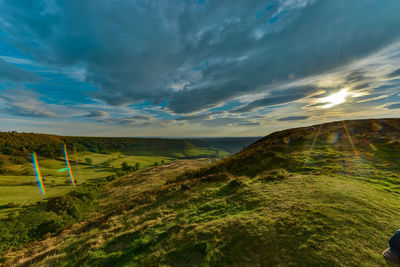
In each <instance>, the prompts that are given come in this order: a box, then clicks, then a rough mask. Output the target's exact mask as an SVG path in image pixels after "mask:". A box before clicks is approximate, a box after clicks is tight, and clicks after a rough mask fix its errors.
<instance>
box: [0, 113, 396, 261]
mask: <svg viewBox="0 0 400 267" xmlns="http://www.w3.org/2000/svg"><path fill="white" fill-rule="evenodd" d="M399 140H400V119H373V120H353V121H340V122H332V123H326V124H321V125H314V126H309V127H302V128H296V129H289V130H284V131H280V132H276V133H273V134H270V135H268V136H266V137H264V138H262V139H260V140H259V141H257V142H255V143H253V144H252V145H250V146H249V147H247V148H245V149H243V150H242V151H240V152H239V153H236V154H234V155H231V156H229V157H227V158H225V159H222V160H219V161H217V162H215V163H212V164H211V165H207V166H204V164H206V162H205V161H202V162H200V161H198V160H178V161H173V162H170V163H166V164H164V165H162V166H159V167H154V168H151V169H147V170H143V171H139V172H135V173H132V174H131V175H128V176H125V177H121V178H119V179H117V180H115V181H113V182H111V183H110V184H108V185H107V186H106V187H105V188H104V189H103V191H102V192H101V197H100V198H98V200H97V202H96V203H97V204H96V205H97V208H96V213H95V214H94V215H93V216H92V218H91V219H90V220H87V221H85V222H83V223H80V224H75V225H72V226H71V227H70V228H68V229H66V230H65V231H64V232H63V233H61V235H59V236H54V237H49V238H48V239H46V240H44V241H43V242H37V243H32V244H30V245H28V246H27V247H26V248H25V249H23V250H16V251H11V252H8V254H7V255H6V261H5V263H6V265H10V266H11V265H18V264H19V265H21V266H26V265H30V264H34V265H36V266H69V265H85V266H111V265H112V266H136V265H137V266H157V265H163V266H386V262H385V260H384V259H383V257H382V256H381V251H382V250H384V249H385V248H386V247H387V245H388V244H387V240H388V238H389V237H390V235H391V234H392V233H393V232H394V231H395V230H397V229H398V228H399V216H400V193H399V192H400V143H399ZM194 166H196V167H198V168H197V169H193V167H194ZM201 166H203V167H201ZM199 167H201V168H199ZM78 193H79V192H78ZM78 193H77V194H78ZM55 212H57V211H55ZM67 212H68V211H67Z"/></svg>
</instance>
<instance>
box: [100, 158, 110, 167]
mask: <svg viewBox="0 0 400 267" xmlns="http://www.w3.org/2000/svg"><path fill="white" fill-rule="evenodd" d="M110 166H111V161H109V160H106V161H104V162H102V163H100V167H103V168H108V167H110Z"/></svg>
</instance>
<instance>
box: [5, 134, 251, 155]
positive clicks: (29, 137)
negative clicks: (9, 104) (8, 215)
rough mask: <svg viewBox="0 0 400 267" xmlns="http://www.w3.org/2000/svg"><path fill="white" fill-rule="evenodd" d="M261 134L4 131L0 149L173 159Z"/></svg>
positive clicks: (229, 149) (223, 150)
mask: <svg viewBox="0 0 400 267" xmlns="http://www.w3.org/2000/svg"><path fill="white" fill-rule="evenodd" d="M257 139H258V138H257V137H241V138H240V137H239V138H217V139H213V138H203V139H202V138H197V139H172V138H134V137H84V136H58V135H49V134H37V133H18V132H0V152H1V153H2V154H6V155H13V154H17V155H26V154H28V156H29V152H36V153H37V154H38V155H40V156H43V157H48V158H51V157H57V156H62V155H63V148H62V145H63V144H64V143H65V144H66V145H67V147H68V148H69V149H70V150H74V151H78V152H83V151H88V152H94V153H103V154H105V153H112V152H121V153H123V154H127V155H132V156H165V157H172V158H198V157H224V156H227V155H228V154H231V153H235V152H237V151H239V150H240V149H242V148H243V147H245V146H247V145H249V144H251V143H252V142H254V141H255V140H257Z"/></svg>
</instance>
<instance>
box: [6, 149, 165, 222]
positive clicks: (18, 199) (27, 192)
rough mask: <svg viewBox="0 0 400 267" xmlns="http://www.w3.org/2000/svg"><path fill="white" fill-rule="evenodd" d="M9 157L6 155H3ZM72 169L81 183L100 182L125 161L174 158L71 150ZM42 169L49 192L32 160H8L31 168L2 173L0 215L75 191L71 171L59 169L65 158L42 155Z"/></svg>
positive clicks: (10, 166)
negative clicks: (43, 191)
mask: <svg viewBox="0 0 400 267" xmlns="http://www.w3.org/2000/svg"><path fill="white" fill-rule="evenodd" d="M5 158H6V157H4V156H3V159H5ZM87 158H90V159H91V160H92V161H93V163H92V165H91V166H90V165H88V164H87V163H86V162H85V159H87ZM70 160H71V169H72V173H73V175H74V178H75V180H76V181H77V186H78V187H79V186H80V185H81V184H86V183H96V182H98V181H99V180H104V179H105V178H106V177H107V176H110V175H112V174H114V172H115V170H117V169H120V168H121V164H122V163H123V162H126V163H128V164H129V165H131V166H135V165H136V164H137V163H138V164H139V169H144V168H148V167H150V166H154V164H155V163H156V164H164V163H167V162H170V161H171V160H173V159H172V158H169V157H163V156H153V157H150V156H126V155H122V154H121V153H110V154H98V153H92V152H79V153H72V154H70ZM38 161H39V166H40V171H41V173H42V176H43V181H44V186H45V189H46V194H45V195H44V196H42V195H41V194H40V191H39V188H38V185H37V181H36V176H35V175H34V172H33V169H32V163H30V162H26V163H24V164H13V163H11V164H4V166H3V168H6V169H7V170H14V171H21V172H23V171H24V170H25V171H26V172H29V174H31V175H27V173H25V174H23V173H20V174H19V175H4V174H3V175H1V174H0V217H1V216H5V215H8V214H10V213H12V212H15V211H17V210H18V209H20V208H22V207H23V206H27V205H30V204H33V203H36V202H38V201H45V200H47V199H49V198H52V197H55V196H60V195H64V194H65V193H67V192H69V191H71V190H72V189H73V188H72V185H71V182H70V178H69V175H68V172H67V171H63V172H57V170H60V169H63V168H65V167H66V164H65V161H64V159H63V158H61V157H60V158H57V159H48V158H43V157H39V158H38ZM104 162H109V167H101V164H102V163H104Z"/></svg>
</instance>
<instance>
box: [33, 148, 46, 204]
mask: <svg viewBox="0 0 400 267" xmlns="http://www.w3.org/2000/svg"><path fill="white" fill-rule="evenodd" d="M32 163H33V169H34V170H35V174H36V180H37V184H38V186H39V190H40V193H41V194H42V196H43V195H44V194H46V189H45V188H44V185H43V179H42V174H41V173H40V168H39V163H38V160H37V156H36V153H35V152H33V153H32Z"/></svg>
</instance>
